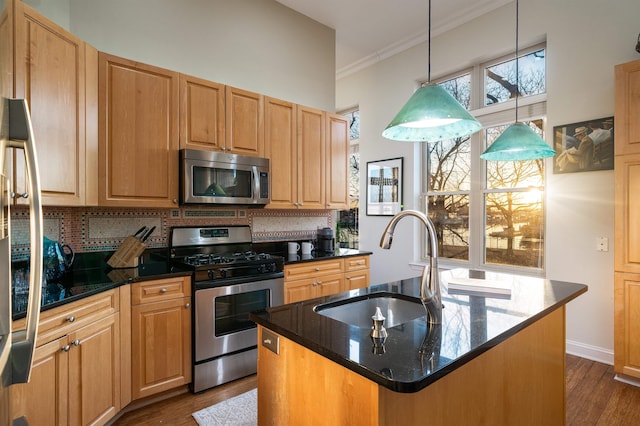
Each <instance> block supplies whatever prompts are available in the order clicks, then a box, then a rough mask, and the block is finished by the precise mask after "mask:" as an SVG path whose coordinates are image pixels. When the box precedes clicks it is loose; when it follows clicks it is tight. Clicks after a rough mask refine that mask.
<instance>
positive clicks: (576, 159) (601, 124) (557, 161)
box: [553, 117, 613, 173]
mask: <svg viewBox="0 0 640 426" xmlns="http://www.w3.org/2000/svg"><path fill="white" fill-rule="evenodd" d="M553 148H554V149H555V150H556V156H555V157H554V159H553V173H575V172H592V171H595V170H613V117H606V118H599V119H597V120H589V121H581V122H579V123H573V124H565V125H563V126H556V127H554V128H553Z"/></svg>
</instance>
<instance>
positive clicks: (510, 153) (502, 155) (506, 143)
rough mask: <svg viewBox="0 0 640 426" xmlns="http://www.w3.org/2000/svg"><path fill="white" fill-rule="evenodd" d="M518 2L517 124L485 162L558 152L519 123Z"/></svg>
mask: <svg viewBox="0 0 640 426" xmlns="http://www.w3.org/2000/svg"><path fill="white" fill-rule="evenodd" d="M518 61H519V58H518V0H516V122H515V123H514V124H512V125H511V126H509V127H507V129H505V131H504V132H502V134H501V135H500V136H498V138H497V139H496V140H495V141H494V142H493V143H492V144H491V145H490V146H489V147H488V148H487V149H486V151H485V152H483V153H482V155H480V158H482V159H483V160H493V161H524V160H538V159H542V158H546V157H553V156H554V155H556V152H555V151H554V150H553V149H552V148H551V147H550V146H549V145H548V144H547V143H546V142H545V141H544V140H543V139H542V138H541V137H540V136H538V134H537V133H536V132H534V131H533V129H532V128H531V127H529V126H527V125H526V124H524V123H522V122H519V121H518V98H519V97H520V70H519V69H518Z"/></svg>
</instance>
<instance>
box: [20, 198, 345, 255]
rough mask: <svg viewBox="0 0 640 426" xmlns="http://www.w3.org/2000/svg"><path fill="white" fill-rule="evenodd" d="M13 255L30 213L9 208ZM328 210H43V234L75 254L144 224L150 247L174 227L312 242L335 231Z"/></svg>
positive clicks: (104, 247) (109, 245) (103, 247)
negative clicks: (218, 228) (245, 228)
mask: <svg viewBox="0 0 640 426" xmlns="http://www.w3.org/2000/svg"><path fill="white" fill-rule="evenodd" d="M11 219H12V222H11V241H12V244H11V257H12V259H13V260H20V259H24V258H26V257H27V256H28V252H29V209H28V208H26V207H22V206H16V207H12V208H11ZM333 222H334V220H333V212H332V211H331V210H271V209H259V208H219V209H212V208H210V207H208V208H204V207H203V208H199V207H181V208H175V209H145V208H111V207H110V208H107V207H45V208H44V217H43V224H44V234H45V236H47V237H48V238H50V239H52V240H55V241H59V242H60V243H62V244H68V245H69V246H70V247H71V248H73V250H74V251H75V252H77V253H83V252H97V251H113V250H115V249H117V248H118V246H119V245H120V243H122V241H123V240H124V239H125V238H126V237H127V236H129V235H131V234H133V233H135V232H136V231H137V230H138V229H140V228H141V227H143V226H148V227H151V226H155V227H156V229H155V230H154V231H153V234H151V236H150V237H149V239H148V240H147V246H148V247H150V248H161V247H166V246H167V245H168V244H169V233H170V229H171V227H173V226H186V225H189V226H203V225H204V226H207V225H212V226H215V225H249V226H251V232H252V237H253V240H254V241H255V242H277V241H287V240H298V239H314V238H315V236H316V230H317V229H318V228H324V227H333Z"/></svg>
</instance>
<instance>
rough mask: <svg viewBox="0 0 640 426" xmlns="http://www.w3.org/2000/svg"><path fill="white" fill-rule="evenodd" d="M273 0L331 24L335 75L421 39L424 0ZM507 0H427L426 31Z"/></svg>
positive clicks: (435, 32) (468, 17) (456, 22)
mask: <svg viewBox="0 0 640 426" xmlns="http://www.w3.org/2000/svg"><path fill="white" fill-rule="evenodd" d="M276 1H278V2H279V3H281V4H283V5H285V6H287V7H289V8H291V9H293V10H295V11H297V12H299V13H302V14H303V15H306V16H308V17H310V18H311V19H313V20H315V21H318V22H320V23H322V24H324V25H326V26H328V27H330V28H333V29H335V30H336V75H337V77H338V78H339V77H340V76H341V75H346V74H349V73H351V72H355V71H357V70H359V69H361V68H364V67H366V66H369V65H371V64H373V63H375V62H377V61H379V60H382V59H385V58H387V57H389V56H392V55H394V54H396V53H398V52H400V51H403V50H405V49H408V48H410V47H412V46H415V45H416V44H419V43H421V42H424V41H425V40H426V39H427V26H428V10H429V6H428V0H322V1H318V0H276ZM512 1H513V0H432V4H431V22H432V29H431V36H432V37H435V36H436V35H438V34H439V33H442V32H444V31H447V30H449V29H452V28H455V27H457V26H460V25H462V24H464V23H465V22H468V21H470V20H472V19H474V18H476V17H478V16H480V15H483V14H485V13H487V12H490V11H492V10H494V9H497V8H498V7H500V6H502V5H505V4H507V3H510V2H512ZM398 6H402V7H398Z"/></svg>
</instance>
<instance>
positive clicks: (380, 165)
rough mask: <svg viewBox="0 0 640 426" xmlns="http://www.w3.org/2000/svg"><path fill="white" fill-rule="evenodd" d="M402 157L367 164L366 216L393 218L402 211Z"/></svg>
mask: <svg viewBox="0 0 640 426" xmlns="http://www.w3.org/2000/svg"><path fill="white" fill-rule="evenodd" d="M403 162H404V157H398V158H390V159H387V160H378V161H369V162H367V216H393V215H395V214H396V213H399V212H400V211H402V208H403V205H402V191H403V187H402V185H403V179H402V169H403Z"/></svg>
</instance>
